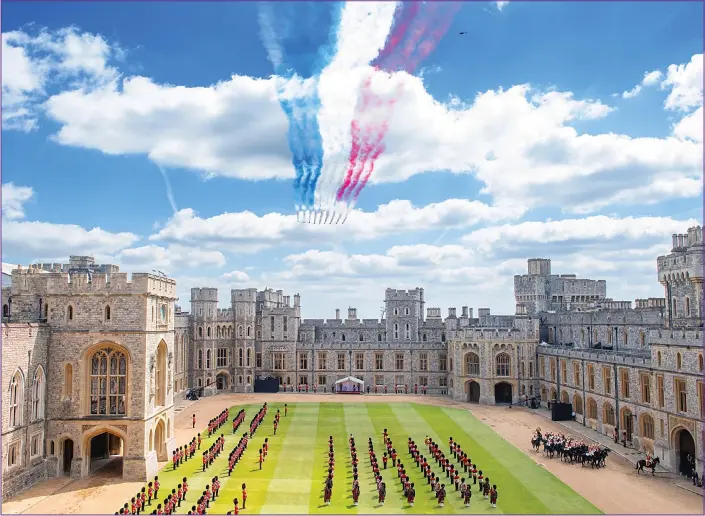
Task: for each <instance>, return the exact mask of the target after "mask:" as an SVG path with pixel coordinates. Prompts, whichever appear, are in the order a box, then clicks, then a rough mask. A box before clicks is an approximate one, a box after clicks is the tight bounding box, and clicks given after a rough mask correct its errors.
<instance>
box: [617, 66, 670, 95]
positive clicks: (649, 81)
mask: <svg viewBox="0 0 705 516" xmlns="http://www.w3.org/2000/svg"><path fill="white" fill-rule="evenodd" d="M661 77H663V74H662V73H661V72H660V71H659V70H654V71H653V72H645V73H644V78H643V79H642V80H641V82H640V83H639V84H637V85H636V86H634V87H633V88H632V89H631V90H629V91H625V92H623V93H622V98H623V99H631V98H634V97H636V96H637V95H639V93H641V91H642V90H643V89H644V88H645V87H648V86H655V85H657V84H658V83H659V81H660V80H661Z"/></svg>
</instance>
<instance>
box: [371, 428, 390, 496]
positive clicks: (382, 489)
mask: <svg viewBox="0 0 705 516" xmlns="http://www.w3.org/2000/svg"><path fill="white" fill-rule="evenodd" d="M367 447H368V449H369V454H370V467H371V468H372V473H373V474H374V476H375V482H376V484H377V502H378V503H379V504H380V505H384V501H385V499H386V498H387V484H386V483H385V482H383V481H382V475H380V473H379V464H378V463H377V455H376V454H375V447H374V445H373V444H372V437H370V438H369V439H368V440H367Z"/></svg>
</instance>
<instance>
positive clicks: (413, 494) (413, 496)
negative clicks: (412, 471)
mask: <svg viewBox="0 0 705 516" xmlns="http://www.w3.org/2000/svg"><path fill="white" fill-rule="evenodd" d="M415 499H416V489H414V483H413V482H412V483H411V485H410V486H409V490H408V491H407V493H406V500H407V501H408V502H409V505H410V506H411V507H413V506H414V500H415Z"/></svg>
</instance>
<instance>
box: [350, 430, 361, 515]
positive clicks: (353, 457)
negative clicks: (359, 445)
mask: <svg viewBox="0 0 705 516" xmlns="http://www.w3.org/2000/svg"><path fill="white" fill-rule="evenodd" d="M348 445H349V446H350V463H351V464H352V468H353V481H352V499H353V505H357V504H358V502H359V500H360V480H359V478H358V476H357V464H358V460H357V449H356V448H355V438H354V437H353V435H352V434H350V437H349V438H348Z"/></svg>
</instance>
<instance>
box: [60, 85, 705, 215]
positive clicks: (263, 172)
mask: <svg viewBox="0 0 705 516" xmlns="http://www.w3.org/2000/svg"><path fill="white" fill-rule="evenodd" d="M355 77H359V74H358V75H355V74H352V75H351V74H350V73H348V74H341V75H340V76H338V79H339V80H341V81H342V82H343V83H345V84H340V87H339V88H337V90H338V91H343V92H345V91H347V90H348V89H349V85H350V84H353V85H354V84H355V81H354V78H355ZM343 78H344V79H345V80H344V81H343ZM330 81H331V84H332V85H335V84H336V83H335V82H334V81H335V77H332V78H330ZM395 81H397V83H399V84H401V85H402V86H403V88H402V93H401V94H400V96H399V99H398V100H397V103H396V109H395V111H394V114H393V116H392V118H391V120H390V122H389V132H388V134H387V138H386V147H387V151H386V153H385V154H383V155H382V156H381V157H380V159H379V161H378V162H377V167H376V170H375V174H374V175H373V178H372V181H377V182H390V181H404V180H406V179H408V178H410V177H412V176H414V175H417V174H420V173H424V172H426V171H435V170H447V171H451V172H455V173H474V174H475V176H476V177H477V178H478V179H479V180H480V181H482V182H483V183H485V188H484V190H483V193H485V194H489V195H491V196H493V197H494V198H495V200H496V202H500V203H511V202H517V201H521V202H526V203H528V204H530V205H533V206H536V205H541V204H553V205H559V206H564V207H566V209H567V210H568V211H571V210H577V211H580V210H581V209H582V208H584V206H585V205H590V203H591V202H592V201H593V200H595V199H598V200H605V201H606V202H613V201H612V199H611V197H613V196H616V195H617V194H618V193H619V191H620V190H623V189H630V188H632V187H634V186H646V185H649V184H650V183H652V182H653V181H655V180H656V179H658V178H659V177H660V176H661V175H662V174H664V173H670V174H678V175H679V176H681V177H687V178H693V179H699V178H700V177H701V173H702V149H701V147H700V145H697V144H696V143H695V142H692V141H683V140H681V139H677V138H672V139H669V138H666V139H658V138H630V137H629V136H626V135H616V134H598V135H591V134H578V133H577V131H576V130H575V129H573V128H572V127H570V123H571V122H572V121H576V120H592V119H596V118H601V117H604V116H606V115H607V114H609V112H610V111H611V109H612V108H610V107H608V106H606V105H604V104H602V103H600V102H599V101H592V100H576V99H575V98H573V95H572V94H570V93H567V92H557V91H549V92H537V91H534V90H532V89H531V88H530V87H529V86H527V85H521V86H516V87H513V88H510V89H508V90H497V91H487V92H484V93H481V94H479V95H478V96H477V97H476V98H475V100H474V102H473V103H472V104H470V105H466V104H465V103H462V104H460V105H458V103H457V102H455V103H451V104H447V105H444V104H441V103H439V102H437V101H435V100H434V99H433V98H432V97H431V96H430V95H429V94H428V93H427V92H426V90H425V87H424V85H423V83H422V79H421V78H419V77H411V76H408V75H405V74H400V75H397V76H396V79H395ZM321 82H322V83H321V88H322V90H325V88H326V87H325V84H324V78H322V80H321ZM383 83H384V81H381V82H380V83H379V84H382V85H384V84H383ZM331 84H329V86H328V88H329V89H336V88H334V87H333V86H332V85H331ZM346 84H347V85H348V86H347V87H346ZM373 84H374V83H373ZM384 86H385V87H388V84H386V85H384ZM380 87H382V86H380ZM324 104H325V102H324ZM47 106H48V113H49V115H50V116H51V117H52V118H54V119H55V120H56V121H57V122H59V123H61V124H62V127H61V129H60V131H59V133H58V134H57V136H56V138H57V141H59V142H60V143H62V144H65V145H74V146H82V147H88V148H93V149H98V150H102V151H103V152H106V153H110V154H122V153H126V154H127V153H144V154H147V155H149V157H150V158H151V159H152V160H154V161H156V162H157V163H159V164H161V165H164V166H184V167H189V168H193V169H196V170H201V171H203V172H205V173H207V174H222V175H226V176H229V177H239V178H249V179H265V178H275V177H279V178H291V177H292V176H293V171H292V169H291V165H290V158H289V152H288V149H287V148H286V145H285V141H286V138H285V133H286V120H285V117H284V115H283V114H282V113H281V110H280V109H279V106H278V105H277V103H276V100H275V98H274V87H273V85H272V82H271V81H269V80H257V79H251V78H247V77H233V78H232V79H231V80H229V81H226V82H222V83H219V84H217V85H215V86H212V87H207V88H187V87H176V86H163V85H158V84H155V83H154V82H152V81H151V80H149V79H147V78H144V77H133V78H130V79H129V80H126V81H125V82H124V83H123V88H122V90H117V89H114V88H113V87H111V88H108V89H103V90H100V91H94V92H91V93H85V92H81V91H73V92H67V93H62V94H59V95H57V96H54V97H52V98H51V99H50V100H49V101H48V103H47ZM341 109H342V108H341ZM331 116H332V115H331ZM244 120H247V123H246V124H243V123H242V122H243V121H244ZM326 120H328V122H327V121H326ZM347 120H349V118H348V119H346V120H343V119H342V118H340V119H338V122H337V126H338V127H339V128H340V131H343V132H344V131H345V130H348V131H349V123H346V122H347ZM329 122H330V118H329V119H326V118H325V117H323V116H322V119H321V125H322V127H324V126H326V127H333V126H334V124H332V123H329ZM326 124H327V125H326ZM344 127H348V129H344ZM331 131H332V130H331ZM324 136H325V134H324ZM336 138H337V140H336V141H346V139H345V138H344V136H340V135H338V136H337V137H336ZM324 140H325V138H324ZM334 140H335V139H334ZM467 142H473V145H468V143H467ZM329 146H330V148H333V147H335V145H334V144H333V143H330V144H329ZM339 147H340V146H338V154H337V157H336V155H335V154H332V155H329V158H330V159H328V158H327V162H328V163H330V167H329V168H330V169H331V170H333V169H336V170H334V171H333V172H326V170H325V169H324V179H322V183H323V184H325V183H326V179H325V177H326V176H325V174H326V173H328V176H327V177H329V178H331V177H332V175H331V174H333V175H334V174H339V173H340V172H338V171H339V170H343V171H344V161H345V159H347V155H346V151H345V149H342V150H341V149H340V148H339ZM427 149H433V152H428V151H427ZM338 179H339V178H337V179H336V178H333V179H332V181H338ZM546 189H551V191H552V195H551V196H546V195H545V191H546ZM687 195H690V192H679V193H677V195H676V196H677V197H682V196H687ZM664 196H665V194H664ZM624 202H625V203H626V204H634V203H638V202H639V200H638V199H633V198H626V197H625V201H624Z"/></svg>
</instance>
